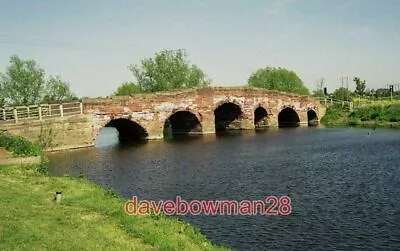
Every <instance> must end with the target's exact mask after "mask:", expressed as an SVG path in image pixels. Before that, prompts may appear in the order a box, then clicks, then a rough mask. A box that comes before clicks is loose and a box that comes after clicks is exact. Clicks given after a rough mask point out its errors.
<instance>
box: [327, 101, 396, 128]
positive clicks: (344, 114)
mask: <svg viewBox="0 0 400 251" xmlns="http://www.w3.org/2000/svg"><path fill="white" fill-rule="evenodd" d="M321 123H322V124H323V125H325V126H328V127H347V126H352V127H367V128H400V104H386V105H370V106H365V107H359V108H355V109H354V111H352V112H350V111H349V107H348V106H343V105H341V104H335V105H332V106H329V107H328V108H327V109H326V114H325V116H324V117H322V119H321Z"/></svg>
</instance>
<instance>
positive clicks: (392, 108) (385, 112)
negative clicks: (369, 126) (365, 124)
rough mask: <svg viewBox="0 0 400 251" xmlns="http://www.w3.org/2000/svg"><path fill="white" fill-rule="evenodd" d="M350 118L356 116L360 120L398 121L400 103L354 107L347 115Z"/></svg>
mask: <svg viewBox="0 0 400 251" xmlns="http://www.w3.org/2000/svg"><path fill="white" fill-rule="evenodd" d="M349 117H350V118H357V119H360V120H361V121H372V120H373V121H387V122H399V121H400V104H390V105H384V106H382V105H375V106H367V107H361V108H358V109H355V110H354V112H352V113H351V114H350V115H349Z"/></svg>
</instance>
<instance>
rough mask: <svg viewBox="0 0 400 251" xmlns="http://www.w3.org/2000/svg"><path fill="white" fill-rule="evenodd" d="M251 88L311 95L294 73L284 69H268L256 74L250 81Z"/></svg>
mask: <svg viewBox="0 0 400 251" xmlns="http://www.w3.org/2000/svg"><path fill="white" fill-rule="evenodd" d="M248 83H249V86H253V87H259V88H265V89H269V90H278V91H283V92H291V93H298V94H309V91H308V89H307V87H305V86H304V84H303V81H302V80H301V79H300V78H299V77H298V76H297V75H296V73H294V72H293V71H289V70H287V69H284V68H272V67H266V68H261V69H258V70H257V71H256V72H254V73H253V74H252V75H251V76H250V78H249V80H248Z"/></svg>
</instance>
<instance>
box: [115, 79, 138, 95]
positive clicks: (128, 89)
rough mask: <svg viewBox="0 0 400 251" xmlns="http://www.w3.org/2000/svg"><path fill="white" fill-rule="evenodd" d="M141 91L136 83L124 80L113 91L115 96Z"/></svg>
mask: <svg viewBox="0 0 400 251" xmlns="http://www.w3.org/2000/svg"><path fill="white" fill-rule="evenodd" d="M140 92H143V91H142V90H141V89H140V87H139V86H138V85H136V84H135V83H130V82H125V83H123V84H122V85H120V86H119V87H118V89H117V90H116V91H115V92H114V95H115V96H129V95H132V94H134V93H140Z"/></svg>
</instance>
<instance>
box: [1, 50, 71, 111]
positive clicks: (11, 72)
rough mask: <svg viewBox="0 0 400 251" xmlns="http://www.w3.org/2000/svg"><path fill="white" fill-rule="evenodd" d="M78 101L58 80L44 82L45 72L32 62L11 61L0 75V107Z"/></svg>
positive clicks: (67, 86) (58, 78)
mask: <svg viewBox="0 0 400 251" xmlns="http://www.w3.org/2000/svg"><path fill="white" fill-rule="evenodd" d="M73 99H77V98H76V97H75V95H74V94H73V93H72V92H71V91H70V87H69V84H68V83H66V82H64V81H62V80H61V78H60V77H59V76H56V77H52V76H50V78H49V79H48V80H47V81H46V76H45V72H44V70H43V69H42V68H41V67H40V66H39V65H38V64H37V63H36V62H35V61H34V60H22V59H20V58H19V57H18V56H16V55H13V56H11V57H10V65H9V66H8V67H7V69H6V72H5V73H0V107H1V106H3V105H8V106H19V105H21V106H22V105H33V104H38V103H42V102H46V103H47V102H48V103H54V102H67V101H71V100H73Z"/></svg>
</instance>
